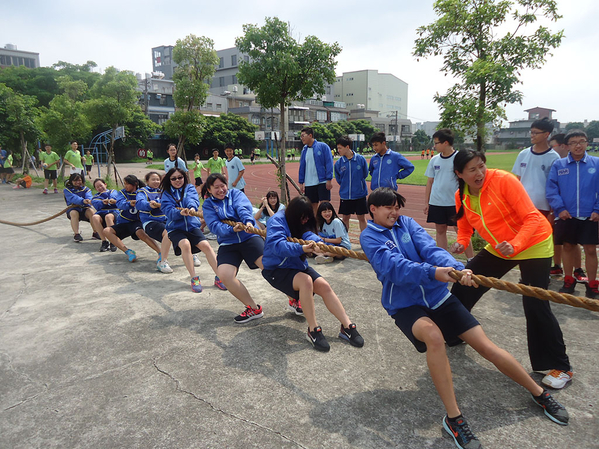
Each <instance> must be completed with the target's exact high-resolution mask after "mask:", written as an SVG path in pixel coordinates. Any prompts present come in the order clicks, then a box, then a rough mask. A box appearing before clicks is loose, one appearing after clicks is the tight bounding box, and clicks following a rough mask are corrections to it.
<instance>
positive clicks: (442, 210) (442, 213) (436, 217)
mask: <svg viewBox="0 0 599 449" xmlns="http://www.w3.org/2000/svg"><path fill="white" fill-rule="evenodd" d="M456 215H457V213H456V210H455V206H434V205H432V204H429V206H428V216H427V217H426V222H427V223H435V224H440V225H447V226H457V222H456Z"/></svg>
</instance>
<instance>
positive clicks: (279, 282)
mask: <svg viewBox="0 0 599 449" xmlns="http://www.w3.org/2000/svg"><path fill="white" fill-rule="evenodd" d="M297 273H306V274H307V275H308V276H310V277H311V278H312V281H315V280H316V279H318V278H319V277H321V276H320V274H318V273H317V272H316V270H315V269H314V268H312V267H308V268H306V269H305V270H297V269H295V268H275V269H274V270H266V269H265V270H262V276H263V277H264V279H266V280H267V281H268V283H269V284H270V285H272V286H273V287H274V288H276V289H277V290H279V291H280V292H283V293H285V294H286V295H287V296H289V297H290V298H293V299H299V291H298V290H294V289H293V278H294V277H295V275H296V274H297Z"/></svg>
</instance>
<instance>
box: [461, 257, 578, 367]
mask: <svg viewBox="0 0 599 449" xmlns="http://www.w3.org/2000/svg"><path fill="white" fill-rule="evenodd" d="M516 265H520V272H521V274H522V283H523V284H526V285H531V286H533V287H541V288H544V289H547V287H548V286H549V270H550V268H551V257H547V258H544V259H525V260H510V259H502V258H500V257H497V256H494V255H493V254H491V253H490V252H488V251H486V250H484V249H483V250H482V251H481V252H479V253H478V254H477V255H476V257H474V259H472V260H471V261H470V262H469V263H468V265H467V266H466V268H469V269H471V270H472V272H473V273H474V274H480V275H483V276H487V277H495V278H501V277H502V276H503V275H504V274H506V273H507V272H508V271H510V270H511V269H512V268H514V267H515V266H516ZM488 290H489V288H487V287H482V286H479V287H478V288H474V287H466V286H464V285H461V284H458V283H456V284H454V286H453V288H452V289H451V292H452V293H453V294H454V295H455V296H457V297H458V299H459V300H460V301H461V302H462V304H464V306H465V307H466V308H467V309H468V310H472V308H473V307H474V305H475V304H476V303H477V301H478V300H479V299H480V298H481V296H482V295H484V294H485V293H486V292H487V291H488ZM522 305H523V306H524V316H525V317H526V333H527V336H528V355H529V357H530V363H531V365H532V369H533V370H534V371H545V370H549V369H558V370H561V371H571V367H570V361H569V360H568V355H567V354H566V345H565V344H564V336H563V335H562V330H561V329H560V326H559V323H558V322H557V319H556V318H555V315H553V312H552V311H551V305H550V304H549V301H545V300H542V299H537V298H532V297H530V296H523V297H522Z"/></svg>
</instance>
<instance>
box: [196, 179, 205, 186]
mask: <svg viewBox="0 0 599 449" xmlns="http://www.w3.org/2000/svg"><path fill="white" fill-rule="evenodd" d="M202 184H204V181H202V178H201V177H198V178H196V186H201V185H202Z"/></svg>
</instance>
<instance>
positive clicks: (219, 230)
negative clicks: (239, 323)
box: [202, 198, 235, 237]
mask: <svg viewBox="0 0 599 449" xmlns="http://www.w3.org/2000/svg"><path fill="white" fill-rule="evenodd" d="M213 202H214V200H213V199H212V198H209V199H207V200H205V201H204V204H203V205H202V211H203V212H204V221H205V222H206V226H208V229H210V232H212V233H213V234H216V235H218V236H219V237H227V236H232V235H234V234H235V231H234V230H233V226H231V225H228V224H226V223H223V222H222V221H221V217H219V216H218V213H217V211H216V210H214V204H213Z"/></svg>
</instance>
